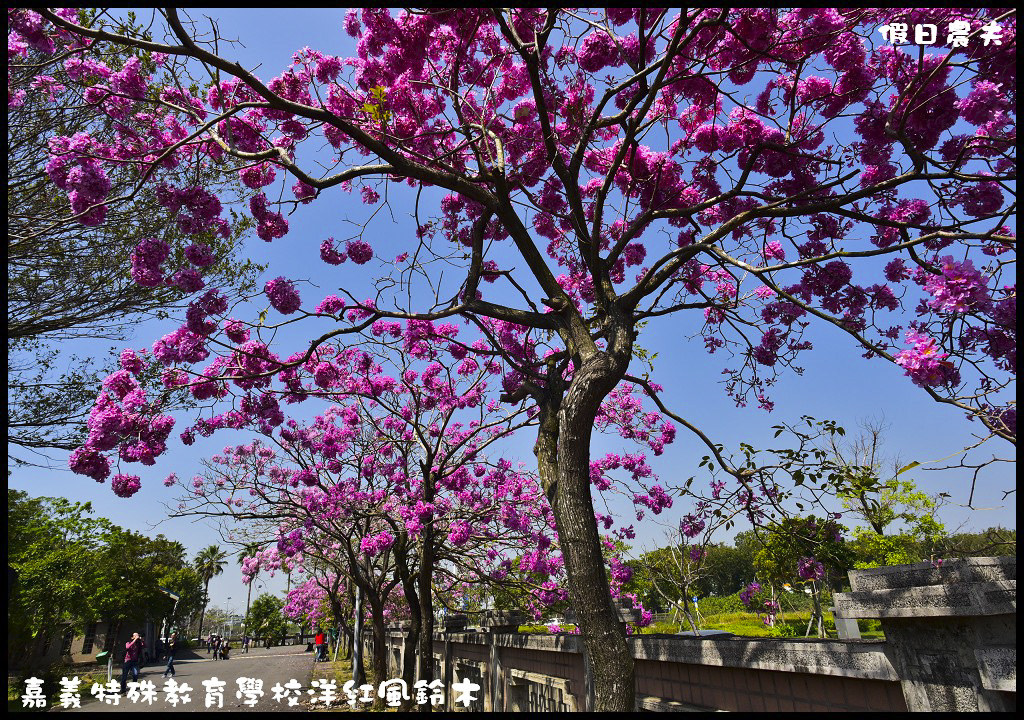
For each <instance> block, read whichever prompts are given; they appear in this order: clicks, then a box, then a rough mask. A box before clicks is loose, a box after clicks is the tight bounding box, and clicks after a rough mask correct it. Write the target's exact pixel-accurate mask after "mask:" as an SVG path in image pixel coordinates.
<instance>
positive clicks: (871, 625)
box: [641, 610, 885, 640]
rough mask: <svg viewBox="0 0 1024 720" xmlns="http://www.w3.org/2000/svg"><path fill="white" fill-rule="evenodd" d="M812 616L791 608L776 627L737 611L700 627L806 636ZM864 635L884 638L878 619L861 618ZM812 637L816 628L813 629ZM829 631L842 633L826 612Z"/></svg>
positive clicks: (653, 629) (661, 626)
mask: <svg viewBox="0 0 1024 720" xmlns="http://www.w3.org/2000/svg"><path fill="white" fill-rule="evenodd" d="M810 619H811V612H810V611H809V610H804V611H803V612H787V613H786V620H785V622H783V621H782V619H781V618H779V620H778V621H777V622H776V625H775V627H774V628H772V627H768V626H767V625H765V624H764V623H763V622H761V620H760V618H758V617H757V616H756V615H754V614H752V613H747V612H733V613H720V614H718V615H708V616H706V617H705V618H704V622H703V623H701V625H700V627H701V629H702V630H705V629H706V630H725V631H726V632H731V633H733V634H735V635H739V636H741V637H804V633H805V632H806V631H807V623H808V622H809V621H810ZM857 625H858V626H859V627H860V636H861V638H863V639H866V640H867V639H884V638H885V635H884V633H882V630H881V628H880V627H879V624H878V621H876V620H859V621H858V622H857ZM689 629H690V628H689V626H687V625H685V624H684V625H683V626H679V625H676V624H674V623H656V624H654V625H651V626H650V627H647V628H643V630H641V632H644V633H674V632H679V631H680V630H689ZM811 631H812V637H813V636H814V628H812V629H811ZM825 632H826V634H827V635H828V637H830V638H835V637H838V636H837V635H836V631H835V625H834V623H833V620H832V614H831V613H825Z"/></svg>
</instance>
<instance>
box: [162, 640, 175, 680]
mask: <svg viewBox="0 0 1024 720" xmlns="http://www.w3.org/2000/svg"><path fill="white" fill-rule="evenodd" d="M164 649H165V650H166V651H167V669H166V670H164V677H167V675H168V673H169V674H170V676H171V677H174V653H175V652H177V650H178V633H176V632H172V633H171V636H170V637H169V638H167V644H166V645H165V646H164Z"/></svg>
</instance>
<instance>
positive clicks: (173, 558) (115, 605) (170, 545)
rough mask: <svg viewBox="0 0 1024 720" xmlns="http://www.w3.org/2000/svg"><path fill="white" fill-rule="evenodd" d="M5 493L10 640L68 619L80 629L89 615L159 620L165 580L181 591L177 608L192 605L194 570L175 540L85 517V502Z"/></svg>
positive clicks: (19, 641) (18, 643) (29, 638)
mask: <svg viewBox="0 0 1024 720" xmlns="http://www.w3.org/2000/svg"><path fill="white" fill-rule="evenodd" d="M7 501H8V509H9V512H8V563H9V564H10V566H11V568H12V569H14V570H15V571H16V573H17V580H16V582H15V584H14V588H13V589H12V592H11V595H10V611H9V613H8V636H9V638H10V639H9V646H10V647H12V648H21V649H24V650H29V649H30V647H31V644H32V642H33V641H34V640H35V639H36V638H37V637H39V635H40V634H41V633H52V632H54V631H55V630H56V629H57V628H58V627H60V626H62V625H64V624H66V623H70V624H71V625H72V626H73V627H75V628H77V629H82V627H83V626H84V625H85V623H87V622H89V621H99V620H110V621H113V622H117V621H119V620H123V619H132V620H137V621H138V620H146V619H149V620H159V619H160V618H162V617H165V616H167V615H168V614H169V613H170V612H171V609H172V608H173V601H172V600H171V598H170V597H169V596H168V595H166V594H165V593H164V592H163V591H162V589H161V588H163V587H166V588H168V589H170V590H172V591H175V592H177V593H178V594H179V595H181V596H182V597H183V598H185V600H186V602H185V604H184V606H182V607H181V611H182V612H186V611H188V609H189V603H190V602H191V603H192V605H193V606H194V604H195V602H194V600H195V598H196V596H198V595H199V594H200V590H199V588H200V583H199V578H198V575H197V574H195V572H194V571H192V570H191V569H190V568H189V567H188V566H187V564H186V563H185V559H184V555H185V549H184V547H183V546H182V545H181V543H178V542H174V541H172V540H168V539H167V538H165V537H163V536H160V535H158V536H157V537H156V538H148V537H146V536H144V535H140V534H139V533H135V532H132V531H130V530H125V529H123V528H120V527H117V526H116V525H113V524H112V523H111V522H110V521H108V520H106V519H104V518H93V517H90V515H91V513H92V507H91V506H90V505H89V503H84V504H82V503H70V502H68V501H67V500H65V499H64V498H46V497H44V498H30V497H29V496H28V495H27V494H26V493H24V492H20V491H16V490H8V493H7ZM190 572H191V575H190V574H189V573H190Z"/></svg>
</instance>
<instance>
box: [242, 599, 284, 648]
mask: <svg viewBox="0 0 1024 720" xmlns="http://www.w3.org/2000/svg"><path fill="white" fill-rule="evenodd" d="M283 608H284V601H283V600H281V598H279V597H275V596H274V595H271V594H270V593H263V594H261V595H260V596H259V597H257V598H256V599H255V600H253V603H252V606H251V607H250V608H249V612H248V614H247V615H246V616H245V627H246V629H247V631H248V632H250V633H251V634H252V636H253V637H254V638H257V637H262V638H277V637H280V636H282V635H284V634H286V633H287V632H288V626H287V621H286V620H285V617H284V615H283V614H282V612H281V610H282V609H283Z"/></svg>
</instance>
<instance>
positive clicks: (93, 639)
mask: <svg viewBox="0 0 1024 720" xmlns="http://www.w3.org/2000/svg"><path fill="white" fill-rule="evenodd" d="M135 632H137V633H139V634H140V635H142V638H143V640H145V642H146V650H145V658H146V661H147V662H152V661H154V660H156V640H157V625H156V623H155V622H153V621H150V620H146V621H142V622H129V621H124V620H122V621H117V622H113V623H111V622H108V621H104V622H91V623H86V626H85V632H84V633H81V634H78V633H76V632H75V630H74V629H73V628H72V627H71V626H64V627H63V628H59V629H57V630H56V631H55V632H53V633H51V634H49V635H42V636H40V637H39V638H37V639H36V642H35V646H34V647H33V649H32V651H31V652H30V653H29V654H28V655H27V656H22V657H10V656H9V657H8V665H9V666H11V667H43V666H48V665H54V664H57V663H65V664H68V665H77V664H82V663H94V662H96V653H99V652H102V651H104V650H106V651H113V653H114V662H115V663H120V662H121V661H122V660H123V659H124V646H125V643H127V642H128V640H129V639H130V638H131V636H132V633H135Z"/></svg>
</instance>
